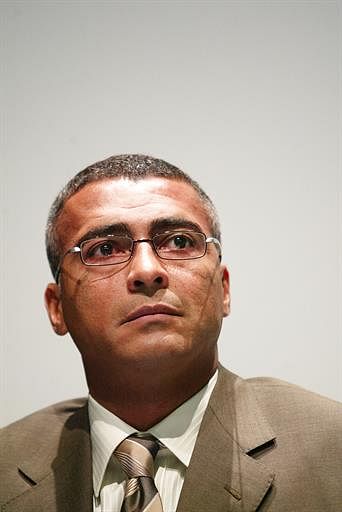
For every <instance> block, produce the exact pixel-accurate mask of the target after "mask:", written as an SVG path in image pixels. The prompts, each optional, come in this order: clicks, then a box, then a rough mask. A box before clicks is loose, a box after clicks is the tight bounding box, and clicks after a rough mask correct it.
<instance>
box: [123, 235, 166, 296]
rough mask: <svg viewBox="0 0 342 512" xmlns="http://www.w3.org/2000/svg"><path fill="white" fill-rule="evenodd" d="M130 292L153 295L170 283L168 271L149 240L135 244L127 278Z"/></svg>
mask: <svg viewBox="0 0 342 512" xmlns="http://www.w3.org/2000/svg"><path fill="white" fill-rule="evenodd" d="M127 285H128V289H129V291H130V292H133V293H136V292H140V293H144V294H145V295H148V296H152V295H154V293H155V292H156V291H157V290H159V289H162V288H167V287H168V285H169V278H168V273H167V271H166V269H165V267H164V265H163V264H162V261H161V259H160V258H159V257H158V256H157V254H156V253H155V252H154V249H153V247H152V245H151V242H149V241H145V240H144V241H142V243H141V242H139V243H136V244H135V248H134V254H133V255H132V259H131V261H130V269H129V274H128V278H127Z"/></svg>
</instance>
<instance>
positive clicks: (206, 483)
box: [0, 367, 342, 512]
mask: <svg viewBox="0 0 342 512" xmlns="http://www.w3.org/2000/svg"><path fill="white" fill-rule="evenodd" d="M0 450H1V462H0V469H1V479H0V482H1V486H2V489H1V493H0V504H1V512H71V511H72V512H92V476H91V467H92V462H91V443H90V434H89V422H88V413H87V405H86V400H85V399H80V400H72V401H69V402H63V403H61V404H57V405H54V406H51V407H48V408H47V409H44V410H42V411H38V412H36V413H34V414H32V415H31V416H28V417H27V418H24V419H22V420H20V421H18V422H16V423H14V424H12V425H10V426H8V427H6V428H5V429H3V430H2V432H1V436H0ZM253 511H258V512H266V511H268V512H296V511H298V512H341V511H342V405H341V404H339V403H336V402H334V401H332V400H329V399H327V398H324V397H321V396H319V395H316V394H314V393H311V392H309V391H306V390H303V389H301V388H298V387H296V386H293V385H291V384H287V383H284V382H281V381H278V380H275V379H267V378H255V379H249V380H244V379H241V378H239V377H237V376H236V375H234V374H232V373H230V372H229V371H227V370H225V369H224V368H222V367H220V370H219V377H218V381H217V384H216V387H215V389H214V391H213V393H212V395H211V398H210V401H209V405H208V407H207V410H206V412H205V415H204V418H203V421H202V424H201V428H200V432H199V434H198V438H197V441H196V445H195V448H194V452H193V454H192V458H191V461H190V465H189V468H188V470H187V473H186V478H185V481H184V485H183V489H182V492H181V496H180V500H179V503H178V507H177V512H253Z"/></svg>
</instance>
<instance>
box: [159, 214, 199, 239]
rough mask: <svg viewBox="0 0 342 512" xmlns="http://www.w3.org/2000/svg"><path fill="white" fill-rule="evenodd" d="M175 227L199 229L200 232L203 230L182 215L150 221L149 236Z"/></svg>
mask: <svg viewBox="0 0 342 512" xmlns="http://www.w3.org/2000/svg"><path fill="white" fill-rule="evenodd" d="M175 229H189V230H191V231H200V232H201V233H202V231H203V230H202V228H201V226H200V225H199V224H197V223H196V222H192V221H191V220H188V219H185V218H183V217H164V218H161V219H155V220H153V221H152V223H151V226H150V236H153V235H155V234H156V233H160V232H161V231H168V230H175Z"/></svg>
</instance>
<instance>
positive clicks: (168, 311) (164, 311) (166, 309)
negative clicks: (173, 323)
mask: <svg viewBox="0 0 342 512" xmlns="http://www.w3.org/2000/svg"><path fill="white" fill-rule="evenodd" d="M151 315H171V316H181V314H180V313H179V311H178V310H177V309H176V308H174V307H173V306H169V305H168V304H154V305H145V306H140V307H139V308H137V309H134V310H133V311H132V312H131V313H129V315H128V316H127V318H126V320H125V321H124V323H127V322H132V321H133V320H136V319H137V318H140V317H143V316H151Z"/></svg>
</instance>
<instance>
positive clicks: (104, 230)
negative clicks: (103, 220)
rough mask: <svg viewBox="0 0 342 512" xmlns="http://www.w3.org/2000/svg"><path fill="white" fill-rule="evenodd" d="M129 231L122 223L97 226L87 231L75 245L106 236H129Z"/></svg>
mask: <svg viewBox="0 0 342 512" xmlns="http://www.w3.org/2000/svg"><path fill="white" fill-rule="evenodd" d="M130 234H131V233H130V230H129V228H128V226H127V225H126V224H124V223H123V222H115V223H112V224H105V225H103V226H98V227H96V228H93V229H90V230H89V231H87V232H86V233H85V234H84V235H83V236H82V238H80V239H79V240H78V241H77V244H76V245H80V244H81V243H82V242H84V241H85V240H90V239H91V238H99V237H102V236H107V235H126V236H130Z"/></svg>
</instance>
